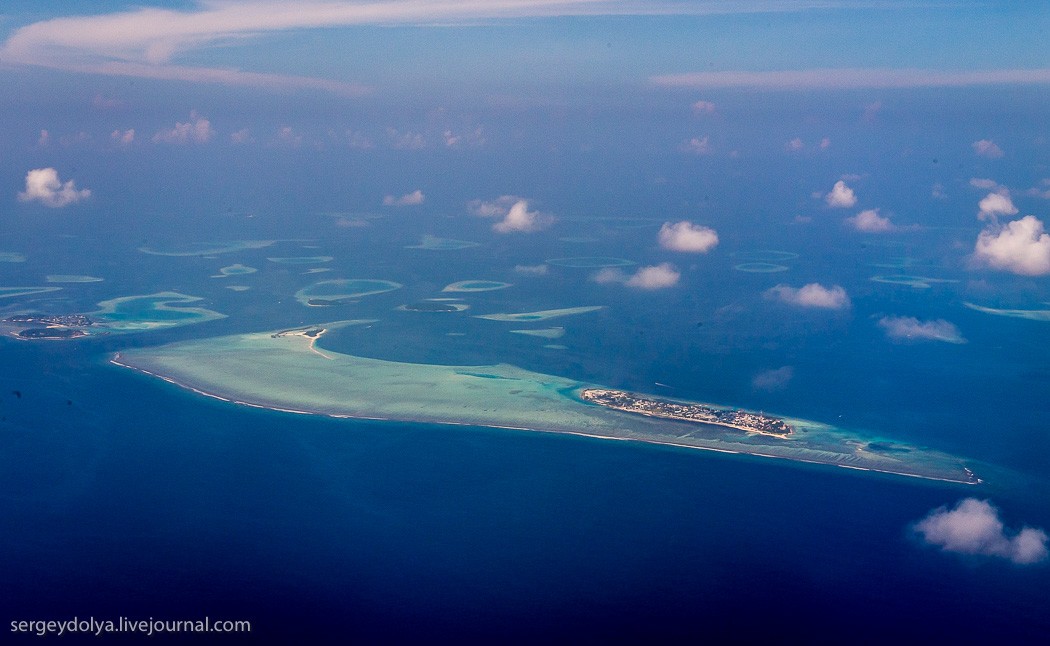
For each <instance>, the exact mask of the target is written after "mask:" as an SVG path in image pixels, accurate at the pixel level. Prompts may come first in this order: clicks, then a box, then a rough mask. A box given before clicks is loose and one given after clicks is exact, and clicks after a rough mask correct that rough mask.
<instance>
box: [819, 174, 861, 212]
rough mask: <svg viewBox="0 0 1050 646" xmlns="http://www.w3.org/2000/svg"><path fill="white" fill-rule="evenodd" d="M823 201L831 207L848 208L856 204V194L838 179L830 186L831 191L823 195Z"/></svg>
mask: <svg viewBox="0 0 1050 646" xmlns="http://www.w3.org/2000/svg"><path fill="white" fill-rule="evenodd" d="M824 201H825V202H826V203H827V205H828V206H830V207H832V208H840V209H849V208H852V207H853V206H854V205H856V204H857V195H856V193H854V192H853V189H852V188H850V187H849V186H846V182H844V181H843V180H841V179H840V180H839V181H837V182H835V185H834V186H832V187H831V192H829V193H828V194H827V195H825V196H824Z"/></svg>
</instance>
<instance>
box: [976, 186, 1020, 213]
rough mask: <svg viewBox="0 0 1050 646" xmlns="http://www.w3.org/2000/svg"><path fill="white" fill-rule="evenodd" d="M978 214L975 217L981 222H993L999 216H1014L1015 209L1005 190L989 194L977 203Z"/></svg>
mask: <svg viewBox="0 0 1050 646" xmlns="http://www.w3.org/2000/svg"><path fill="white" fill-rule="evenodd" d="M977 208H978V209H980V212H979V213H978V214H977V217H978V218H980V219H981V220H995V218H997V217H998V216H1000V215H1016V214H1017V207H1016V206H1014V203H1013V201H1012V200H1011V199H1010V194H1009V193H1007V192H1006V191H1005V190H1000V191H999V192H997V193H989V194H988V195H986V196H985V198H984V199H983V200H981V201H980V202H978V203H977Z"/></svg>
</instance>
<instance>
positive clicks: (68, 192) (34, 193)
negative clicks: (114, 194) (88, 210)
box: [18, 168, 91, 208]
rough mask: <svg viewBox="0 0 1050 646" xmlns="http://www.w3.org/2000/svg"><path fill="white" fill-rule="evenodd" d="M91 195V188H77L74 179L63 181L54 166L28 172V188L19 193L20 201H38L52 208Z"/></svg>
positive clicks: (84, 198) (72, 202)
mask: <svg viewBox="0 0 1050 646" xmlns="http://www.w3.org/2000/svg"><path fill="white" fill-rule="evenodd" d="M89 197H91V191H90V190H89V189H86V188H85V189H80V190H77V187H76V184H74V183H73V180H69V181H68V182H65V183H63V182H62V180H60V179H59V178H58V171H56V170H55V169H54V168H37V169H35V170H31V171H29V172H28V173H26V190H25V191H23V192H21V193H19V194H18V199H19V201H22V202H32V201H37V202H40V203H41V204H43V205H44V206H49V207H52V208H58V207H62V206H67V205H69V204H74V203H76V202H79V201H81V200H86V199H87V198H89Z"/></svg>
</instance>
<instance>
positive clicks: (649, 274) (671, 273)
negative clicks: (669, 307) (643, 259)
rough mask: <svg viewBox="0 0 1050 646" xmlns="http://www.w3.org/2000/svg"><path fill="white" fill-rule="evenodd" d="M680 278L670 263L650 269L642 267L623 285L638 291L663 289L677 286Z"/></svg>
mask: <svg viewBox="0 0 1050 646" xmlns="http://www.w3.org/2000/svg"><path fill="white" fill-rule="evenodd" d="M681 277H682V274H680V273H679V272H678V271H677V270H676V269H675V268H674V266H673V265H672V264H671V263H668V262H665V263H661V264H659V265H653V266H651V267H642V268H641V269H639V270H638V271H636V272H635V273H634V275H633V276H631V277H630V278H628V279H627V282H626V283H624V284H625V285H627V286H628V287H637V288H638V289H665V288H667V287H674V286H675V285H677V284H678V279H679V278H681Z"/></svg>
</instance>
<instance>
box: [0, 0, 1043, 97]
mask: <svg viewBox="0 0 1050 646" xmlns="http://www.w3.org/2000/svg"><path fill="white" fill-rule="evenodd" d="M106 6H107V8H108V10H107V11H106V12H103V13H99V12H98V5H97V4H96V3H80V5H79V6H78V3H61V4H60V5H50V4H49V5H46V7H42V6H38V5H37V4H36V3H17V2H16V3H5V7H6V9H5V13H4V14H3V17H2V18H0V30H2V31H3V32H4V40H3V44H2V46H0V65H2V67H3V74H4V75H5V76H8V75H16V76H17V75H26V74H33V73H34V72H36V73H39V72H41V71H42V70H53V71H55V72H65V73H71V74H73V75H76V76H80V75H83V76H85V77H86V78H92V79H96V80H98V81H101V80H102V79H104V78H105V77H117V78H124V79H128V78H138V79H163V80H167V81H170V82H172V83H176V82H180V83H186V84H201V85H208V84H212V85H216V86H230V85H242V86H247V87H252V88H259V89H269V90H271V91H282V90H283V91H289V90H304V89H311V90H315V91H318V92H325V93H331V94H333V95H336V96H339V97H341V98H342V99H344V100H347V101H351V100H353V99H354V98H361V97H372V98H374V99H377V100H383V99H384V98H396V99H398V100H404V99H406V98H408V100H413V101H419V102H424V103H425V102H427V101H428V99H430V98H431V97H441V98H445V97H447V96H449V95H451V94H456V95H461V96H462V95H464V94H465V95H466V97H467V98H468V100H474V101H489V102H491V101H494V100H497V99H498V98H500V95H501V93H505V92H509V93H511V94H512V95H514V97H513V98H515V99H518V100H521V101H527V100H529V99H533V100H542V99H543V98H544V97H543V93H544V91H548V92H549V91H551V90H552V89H553V88H562V89H564V88H565V87H573V88H589V89H594V88H601V87H604V88H625V87H628V88H635V89H636V90H637V91H639V92H651V93H659V92H661V91H665V90H670V89H675V88H679V89H682V88H702V89H710V88H717V87H725V86H730V87H731V86H737V85H743V86H746V87H766V88H783V87H785V86H795V87H798V86H802V87H895V86H900V85H903V86H916V85H917V86H920V87H921V86H929V85H934V86H936V85H959V84H962V85H970V84H985V83H1000V82H1004V81H1005V82H1009V83H1045V82H1047V81H1048V80H1050V60H1048V57H1050V54H1048V53H1047V51H1046V48H1045V47H1044V46H1043V41H1044V36H1045V33H1046V29H1047V27H1048V25H1050V16H1048V15H1047V14H1048V12H1045V11H1042V10H1041V9H1040V8H1039V7H1038V6H1037V3H987V2H944V3H941V2H935V3H923V2H885V3H873V2H798V3H773V2H753V1H717V2H704V1H695V2H667V1H664V2H633V1H626V2H607V1H586V0H585V1H545V0H538V1H537V0H533V1H525V0H505V1H503V2H471V1H465V2H450V1H428V0H394V1H387V2H376V3H369V4H364V3H354V2H345V3H338V2H327V1H323V2H318V1H316V0H314V1H310V2H301V3H295V4H294V5H284V4H283V3H273V2H256V1H252V0H245V1H233V2H176V3H146V4H140V3H135V4H129V5H126V6H125V7H119V6H118V5H117V4H116V3H107V5H106ZM56 9H60V10H61V11H62V13H53V12H54V11H55V10H56ZM44 12H49V13H44ZM842 70H851V71H850V72H848V73H847V72H844V71H842ZM857 70H863V71H862V72H858V71H857ZM917 70H921V71H917ZM504 99H505V100H506V97H504Z"/></svg>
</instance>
